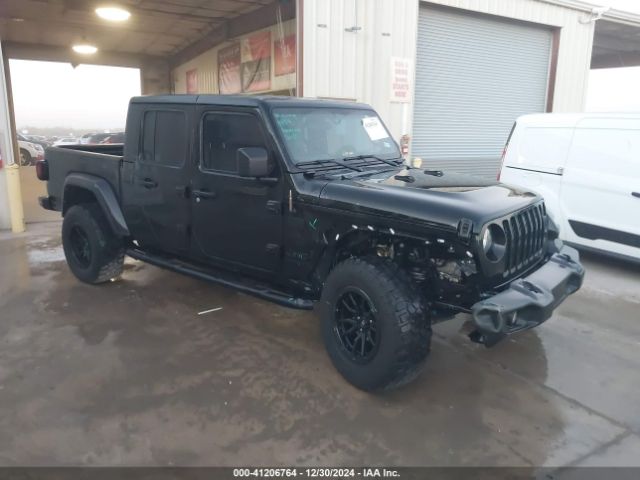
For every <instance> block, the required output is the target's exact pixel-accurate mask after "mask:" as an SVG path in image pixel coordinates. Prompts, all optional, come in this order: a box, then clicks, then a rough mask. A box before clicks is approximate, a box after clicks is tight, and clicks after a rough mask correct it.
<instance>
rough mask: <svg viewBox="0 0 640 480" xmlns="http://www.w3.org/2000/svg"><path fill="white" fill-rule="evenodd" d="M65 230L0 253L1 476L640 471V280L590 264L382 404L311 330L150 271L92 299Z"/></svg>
mask: <svg viewBox="0 0 640 480" xmlns="http://www.w3.org/2000/svg"><path fill="white" fill-rule="evenodd" d="M59 228H60V226H59V224H58V223H57V222H56V223H45V224H37V225H31V226H30V227H29V232H28V233H26V234H23V235H19V236H15V235H10V234H1V235H0V319H1V320H0V465H45V464H46V465H52V464H55V465H78V464H81V465H281V464H290V465H292V464H316V465H317V464H322V465H372V464H373V465H441V466H445V465H463V466H466V465H482V466H493V465H510V466H520V465H550V466H559V465H636V466H638V465H640V455H639V453H640V375H639V373H638V372H640V315H639V314H638V311H639V310H640V269H639V268H637V267H635V268H634V267H629V266H625V265H624V264H621V263H617V262H613V261H611V260H607V259H602V258H598V257H593V256H588V257H585V264H586V267H587V268H588V277H587V279H586V285H585V287H584V288H583V289H582V290H581V291H580V292H579V293H578V294H576V295H575V296H573V297H572V298H570V299H569V300H567V302H566V303H565V304H564V305H563V306H562V307H561V308H560V310H559V311H558V312H557V313H556V315H555V316H554V318H552V319H551V320H549V321H548V322H547V323H546V324H545V325H543V326H542V327H540V328H538V329H536V330H534V331H530V332H526V333H523V334H521V335H518V336H516V337H512V338H511V339H509V340H508V341H506V342H503V343H502V344H500V345H498V346H496V347H495V348H493V349H491V350H487V349H485V348H484V347H480V346H477V345H473V344H471V343H469V342H468V341H467V339H466V336H465V328H466V327H465V326H464V325H463V324H464V322H465V319H464V318H458V319H455V320H452V321H450V322H447V323H444V324H441V325H438V326H436V327H435V338H434V345H433V353H432V355H431V357H430V359H429V362H428V366H427V368H426V370H425V371H424V373H423V374H422V375H421V376H420V377H419V378H418V380H417V381H415V382H414V383H413V384H411V385H409V386H408V387H406V388H404V389H402V390H399V391H395V392H392V393H388V394H384V395H379V396H372V395H368V394H366V393H363V392H360V391H358V390H356V389H354V388H352V387H351V386H350V385H348V384H347V383H346V382H345V381H344V380H343V379H342V378H341V377H340V376H339V375H338V374H337V373H336V371H335V370H334V369H333V367H332V365H331V363H330V361H329V359H328V357H327V355H326V354H325V352H324V348H323V346H322V343H321V339H320V335H319V331H318V330H319V329H318V321H317V319H316V317H315V316H314V315H313V314H312V313H309V312H299V311H293V310H288V309H284V308H280V307H277V306H273V305H271V304H269V303H266V302H263V301H260V300H256V299H254V298H252V297H249V296H246V295H243V294H238V293H235V292H233V291H230V290H227V289H224V288H219V287H216V286H212V285H209V284H206V283H203V282H200V281H196V280H192V279H190V278H187V277H184V276H180V275H177V274H174V273H170V272H167V271H163V270H160V269H158V268H155V267H152V266H149V265H145V264H141V263H138V262H135V261H131V260H129V261H128V262H127V265H126V272H125V274H124V277H123V279H121V280H119V281H117V282H113V283H111V284H108V285H103V286H100V287H91V286H87V285H84V284H82V283H80V282H78V281H77V280H76V279H75V278H74V277H72V275H71V274H70V272H69V270H68V269H67V266H66V264H65V262H64V257H63V253H62V249H61V247H60V241H59ZM214 307H222V310H220V311H217V312H213V313H209V314H205V315H197V312H200V311H202V310H206V309H210V308H214Z"/></svg>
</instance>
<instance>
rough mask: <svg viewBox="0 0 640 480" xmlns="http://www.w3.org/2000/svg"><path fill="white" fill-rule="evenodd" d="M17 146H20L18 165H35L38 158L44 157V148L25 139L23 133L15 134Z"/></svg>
mask: <svg viewBox="0 0 640 480" xmlns="http://www.w3.org/2000/svg"><path fill="white" fill-rule="evenodd" d="M17 137H18V146H19V148H20V165H22V166H29V165H35V163H36V162H37V161H38V160H42V159H43V158H44V148H42V146H40V145H38V144H37V143H33V142H31V141H29V140H27V139H26V138H25V137H24V136H23V135H21V134H17Z"/></svg>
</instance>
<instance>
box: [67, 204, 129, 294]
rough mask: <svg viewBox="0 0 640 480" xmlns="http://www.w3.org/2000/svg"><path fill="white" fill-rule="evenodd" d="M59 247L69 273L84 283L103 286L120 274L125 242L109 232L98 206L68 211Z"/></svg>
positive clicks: (79, 207) (76, 207) (81, 207)
mask: <svg viewBox="0 0 640 480" xmlns="http://www.w3.org/2000/svg"><path fill="white" fill-rule="evenodd" d="M62 247H63V249H64V255H65V257H66V259H67V264H68V265H69V268H70V269H71V272H73V274H74V275H75V276H76V277H77V278H78V279H79V280H82V281H83V282H86V283H91V284H96V283H103V282H107V281H109V280H111V279H112V278H115V277H117V276H119V275H120V274H121V273H122V268H123V264H124V251H125V248H124V242H123V241H122V239H121V238H119V237H117V236H116V235H114V233H113V232H112V231H111V228H110V227H109V224H108V223H107V219H106V218H105V217H104V214H103V213H102V210H101V209H100V207H99V206H98V205H97V204H82V205H75V206H73V207H71V208H70V209H69V211H67V213H66V214H65V216H64V221H63V222H62Z"/></svg>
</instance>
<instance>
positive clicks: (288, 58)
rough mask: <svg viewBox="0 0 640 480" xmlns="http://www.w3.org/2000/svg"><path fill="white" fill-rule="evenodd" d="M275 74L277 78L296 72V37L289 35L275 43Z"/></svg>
mask: <svg viewBox="0 0 640 480" xmlns="http://www.w3.org/2000/svg"><path fill="white" fill-rule="evenodd" d="M273 52H274V61H275V62H274V63H275V66H274V73H275V74H276V76H277V77H279V76H280V75H287V74H289V73H295V71H296V36H295V35H289V36H287V37H284V39H282V40H276V41H275V42H273Z"/></svg>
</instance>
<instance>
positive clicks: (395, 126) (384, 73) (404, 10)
mask: <svg viewBox="0 0 640 480" xmlns="http://www.w3.org/2000/svg"><path fill="white" fill-rule="evenodd" d="M429 3H432V4H439V5H446V6H451V7H456V8H461V9H466V10H471V11H475V12H481V13H487V14H490V15H497V16H502V17H507V18H513V19H517V20H522V21H527V22H532V23H537V24H541V25H546V26H550V27H557V28H560V29H561V33H560V44H559V50H558V65H557V74H556V84H555V95H554V102H553V110H554V111H556V112H569V111H581V110H582V109H583V106H584V99H585V94H586V87H587V78H588V72H589V67H590V62H591V50H592V44H593V32H594V26H593V24H592V23H591V24H582V23H580V22H579V19H581V18H583V17H584V16H585V13H584V12H580V11H578V10H573V9H570V8H566V7H561V6H558V5H553V4H550V3H545V2H541V1H537V0H434V1H433V2H429ZM418 5H419V0H305V1H304V19H303V21H304V34H303V35H304V71H303V76H304V79H303V81H304V95H305V96H310V97H334V98H345V99H355V100H358V101H363V102H367V103H370V104H372V105H373V106H374V107H375V108H376V109H377V110H378V111H379V112H380V114H381V116H382V118H383V119H384V120H385V122H387V124H388V126H389V127H390V128H391V130H392V132H393V134H394V136H395V137H396V138H397V137H399V136H400V135H401V134H403V133H409V132H411V130H412V128H411V121H412V120H411V119H412V117H413V108H412V105H408V106H405V105H403V104H392V103H390V102H389V98H390V90H391V87H390V62H391V57H408V58H411V59H412V60H413V61H415V58H416V31H417V23H418ZM353 26H357V27H360V28H361V29H360V30H358V31H357V33H354V32H349V31H345V29H347V28H350V27H353Z"/></svg>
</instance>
